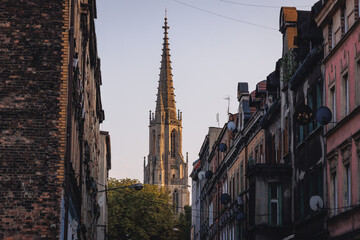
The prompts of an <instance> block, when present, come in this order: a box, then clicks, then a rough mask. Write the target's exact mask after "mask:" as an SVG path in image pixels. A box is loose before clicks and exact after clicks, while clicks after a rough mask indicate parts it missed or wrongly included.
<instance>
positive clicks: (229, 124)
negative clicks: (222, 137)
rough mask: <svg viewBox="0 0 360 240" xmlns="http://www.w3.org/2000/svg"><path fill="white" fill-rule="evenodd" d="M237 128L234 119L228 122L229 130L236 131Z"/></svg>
mask: <svg viewBox="0 0 360 240" xmlns="http://www.w3.org/2000/svg"><path fill="white" fill-rule="evenodd" d="M235 128H236V125H235V123H234V122H232V121H231V122H228V124H227V129H228V130H230V131H234V130H235Z"/></svg>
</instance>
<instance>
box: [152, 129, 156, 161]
mask: <svg viewBox="0 0 360 240" xmlns="http://www.w3.org/2000/svg"><path fill="white" fill-rule="evenodd" d="M155 142H156V135H155V130H153V131H152V153H153V154H154V155H155Z"/></svg>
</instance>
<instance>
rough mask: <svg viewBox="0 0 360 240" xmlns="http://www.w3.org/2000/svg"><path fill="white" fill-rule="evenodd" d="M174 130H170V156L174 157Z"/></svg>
mask: <svg viewBox="0 0 360 240" xmlns="http://www.w3.org/2000/svg"><path fill="white" fill-rule="evenodd" d="M175 139H176V131H175V130H173V131H172V132H171V157H175V146H176V141H175Z"/></svg>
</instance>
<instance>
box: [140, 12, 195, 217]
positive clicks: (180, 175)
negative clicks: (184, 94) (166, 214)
mask: <svg viewBox="0 0 360 240" xmlns="http://www.w3.org/2000/svg"><path fill="white" fill-rule="evenodd" d="M163 28H164V43H163V49H162V59H161V68H160V79H159V87H158V93H157V100H156V109H155V114H154V113H151V111H150V119H149V120H150V123H149V155H148V161H147V164H146V161H145V159H144V183H147V184H156V185H158V186H163V187H167V188H168V189H169V190H170V192H171V194H172V199H173V203H174V205H175V206H177V207H176V211H177V212H180V211H182V210H183V208H184V206H185V205H188V204H189V191H188V189H187V186H188V159H187V158H188V157H187V156H186V162H185V161H184V157H183V155H182V124H181V123H182V113H181V112H180V111H177V112H176V106H175V94H174V87H173V80H172V73H171V70H172V68H171V61H170V49H169V38H168V29H169V27H168V25H167V17H166V15H165V25H164V27H163Z"/></svg>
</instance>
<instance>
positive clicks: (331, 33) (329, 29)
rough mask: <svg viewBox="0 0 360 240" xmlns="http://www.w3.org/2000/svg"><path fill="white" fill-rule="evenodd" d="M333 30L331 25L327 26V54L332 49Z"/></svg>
mask: <svg viewBox="0 0 360 240" xmlns="http://www.w3.org/2000/svg"><path fill="white" fill-rule="evenodd" d="M334 42H335V39H334V30H333V27H332V24H329V25H328V47H329V52H330V51H331V50H332V49H333V48H334Z"/></svg>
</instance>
